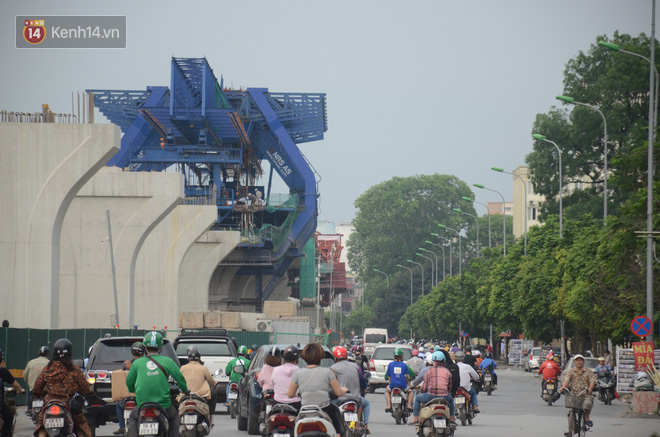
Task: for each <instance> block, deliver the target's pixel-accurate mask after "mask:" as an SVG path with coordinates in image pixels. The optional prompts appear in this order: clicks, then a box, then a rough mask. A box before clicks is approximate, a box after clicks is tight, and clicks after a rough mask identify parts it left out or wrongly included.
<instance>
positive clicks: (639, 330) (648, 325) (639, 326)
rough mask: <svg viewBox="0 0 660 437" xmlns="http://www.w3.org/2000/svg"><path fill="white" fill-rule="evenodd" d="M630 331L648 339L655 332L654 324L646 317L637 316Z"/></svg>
mask: <svg viewBox="0 0 660 437" xmlns="http://www.w3.org/2000/svg"><path fill="white" fill-rule="evenodd" d="M630 329H632V332H633V333H634V334H635V335H636V336H638V337H646V336H647V335H649V334H650V333H651V332H652V331H653V322H652V321H651V319H649V318H648V317H646V316H637V317H635V318H634V319H633V320H632V322H631V323H630Z"/></svg>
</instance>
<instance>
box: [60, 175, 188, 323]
mask: <svg viewBox="0 0 660 437" xmlns="http://www.w3.org/2000/svg"><path fill="white" fill-rule="evenodd" d="M183 183H184V180H183V175H182V174H180V173H146V172H124V171H122V169H119V168H116V167H104V168H102V169H101V170H100V171H99V173H97V174H96V175H95V176H94V177H93V178H92V179H91V180H90V181H89V182H88V183H87V184H85V186H84V187H83V188H82V189H81V190H80V192H79V193H78V195H77V196H76V197H75V199H74V200H73V202H72V203H71V207H70V208H69V211H68V212H67V215H66V218H65V220H64V228H63V234H62V248H61V259H62V265H61V269H60V272H61V277H60V284H61V290H63V292H62V294H61V297H60V307H61V310H60V320H61V322H60V326H61V327H63V328H92V327H103V326H111V315H113V314H114V313H115V307H114V290H113V284H112V271H111V265H110V254H109V249H110V248H109V241H110V240H109V238H108V225H107V214H106V211H110V222H111V226H112V238H113V246H114V247H113V249H114V258H115V273H116V278H117V296H118V301H119V319H118V320H119V325H120V327H121V328H130V327H131V326H132V325H133V308H134V303H135V302H134V293H133V290H134V272H135V264H136V260H137V257H138V253H139V251H140V249H141V247H142V245H143V243H144V241H145V239H146V238H147V236H148V235H149V233H150V232H151V231H152V230H153V229H154V228H155V227H156V225H157V224H158V223H160V221H161V220H163V218H164V217H166V216H167V215H168V214H169V213H170V212H171V211H172V210H173V209H174V208H175V207H176V206H177V205H178V204H179V203H180V201H181V199H182V198H183V197H184V190H183ZM90 302H102V303H103V305H90Z"/></svg>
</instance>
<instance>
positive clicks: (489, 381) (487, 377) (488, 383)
mask: <svg viewBox="0 0 660 437" xmlns="http://www.w3.org/2000/svg"><path fill="white" fill-rule="evenodd" d="M494 390H495V387H494V386H493V375H492V374H491V372H490V371H489V370H484V378H483V391H485V392H486V393H487V394H488V396H490V394H491V393H492V392H493V391H494Z"/></svg>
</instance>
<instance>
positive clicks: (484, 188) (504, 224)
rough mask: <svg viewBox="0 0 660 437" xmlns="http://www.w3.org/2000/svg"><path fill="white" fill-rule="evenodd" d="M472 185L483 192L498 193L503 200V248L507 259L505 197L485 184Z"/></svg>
mask: <svg viewBox="0 0 660 437" xmlns="http://www.w3.org/2000/svg"><path fill="white" fill-rule="evenodd" d="M472 185H474V186H475V187H477V188H481V189H482V190H488V191H492V192H494V193H497V194H499V195H500V197H501V198H502V244H503V246H504V247H503V248H502V256H503V257H506V214H504V211H505V208H506V202H505V201H504V196H503V195H502V193H500V192H499V191H496V190H493V189H492V188H488V187H486V186H485V185H483V184H472Z"/></svg>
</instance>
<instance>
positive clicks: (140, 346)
mask: <svg viewBox="0 0 660 437" xmlns="http://www.w3.org/2000/svg"><path fill="white" fill-rule="evenodd" d="M131 353H132V354H133V355H137V356H139V357H141V356H142V355H144V343H142V342H141V341H136V342H135V343H133V345H132V346H131Z"/></svg>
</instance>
